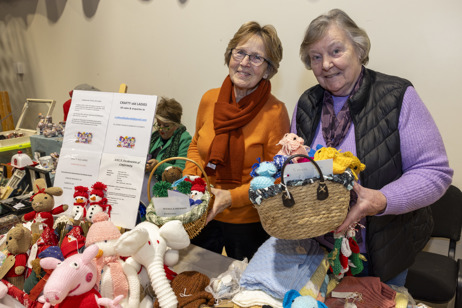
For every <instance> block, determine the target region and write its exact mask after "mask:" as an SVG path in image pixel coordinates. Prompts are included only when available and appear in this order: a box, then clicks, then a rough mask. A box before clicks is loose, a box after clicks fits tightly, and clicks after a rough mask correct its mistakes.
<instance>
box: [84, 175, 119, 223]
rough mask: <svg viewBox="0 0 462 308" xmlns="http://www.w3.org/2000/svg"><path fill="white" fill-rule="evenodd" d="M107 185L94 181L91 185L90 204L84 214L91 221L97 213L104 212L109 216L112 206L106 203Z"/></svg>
mask: <svg viewBox="0 0 462 308" xmlns="http://www.w3.org/2000/svg"><path fill="white" fill-rule="evenodd" d="M106 191H107V186H106V185H105V184H104V183H102V182H96V183H95V184H93V185H92V187H91V191H90V206H89V207H88V211H87V214H86V216H85V217H86V219H87V220H88V221H90V222H93V217H94V216H95V214H97V213H101V212H105V213H107V214H108V215H109V216H111V210H112V206H110V205H109V204H107V199H106Z"/></svg>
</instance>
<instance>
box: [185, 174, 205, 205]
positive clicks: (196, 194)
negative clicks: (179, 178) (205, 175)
mask: <svg viewBox="0 0 462 308" xmlns="http://www.w3.org/2000/svg"><path fill="white" fill-rule="evenodd" d="M185 182H190V183H191V192H190V193H189V203H190V206H191V207H194V206H196V205H199V204H201V203H202V196H203V195H204V193H205V188H206V187H207V184H206V183H205V181H204V179H202V178H196V179H194V180H193V181H191V180H190V179H185Z"/></svg>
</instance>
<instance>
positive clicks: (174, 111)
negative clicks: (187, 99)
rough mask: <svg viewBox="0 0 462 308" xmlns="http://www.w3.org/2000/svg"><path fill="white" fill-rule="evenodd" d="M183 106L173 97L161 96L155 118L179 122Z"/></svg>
mask: <svg viewBox="0 0 462 308" xmlns="http://www.w3.org/2000/svg"><path fill="white" fill-rule="evenodd" d="M182 115H183V107H181V104H180V103H178V102H177V101H176V100H175V99H174V98H166V97H161V98H160V100H159V102H158V103H157V107H156V115H155V117H156V118H159V119H160V120H161V121H163V122H169V123H174V124H181V116H182Z"/></svg>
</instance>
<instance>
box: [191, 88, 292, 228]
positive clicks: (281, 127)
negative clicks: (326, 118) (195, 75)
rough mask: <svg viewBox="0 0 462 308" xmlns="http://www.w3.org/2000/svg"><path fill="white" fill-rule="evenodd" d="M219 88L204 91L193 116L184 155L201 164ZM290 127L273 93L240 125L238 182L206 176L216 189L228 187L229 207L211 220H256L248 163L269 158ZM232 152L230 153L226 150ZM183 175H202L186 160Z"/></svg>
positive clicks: (213, 133)
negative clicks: (193, 128) (192, 130)
mask: <svg viewBox="0 0 462 308" xmlns="http://www.w3.org/2000/svg"><path fill="white" fill-rule="evenodd" d="M219 92H220V89H219V88H218V89H212V90H209V91H207V92H206V93H205V94H204V96H202V100H201V102H200V105H199V109H198V111H197V118H196V131H195V133H194V137H193V139H192V141H191V144H190V145H189V150H188V158H190V159H192V160H194V161H195V162H197V163H198V164H200V165H201V166H202V167H205V164H206V162H205V159H206V157H207V154H208V152H209V149H210V145H211V143H212V140H213V138H214V137H215V130H214V126H213V111H214V108H215V102H216V101H217V98H218V93H219ZM289 130H290V120H289V115H288V113H287V109H286V106H285V104H284V103H282V102H281V101H279V100H278V99H277V98H276V97H274V96H273V95H270V97H269V99H268V101H267V102H266V104H265V105H264V106H263V108H262V110H261V111H260V113H259V114H258V115H257V116H256V117H255V118H254V119H253V120H252V121H251V122H250V123H248V124H247V125H246V126H244V127H243V128H242V133H243V134H244V148H243V149H242V151H244V152H245V155H244V168H243V170H242V183H243V184H242V185H240V186H236V185H229V184H228V185H219V184H216V183H215V177H214V176H211V177H209V180H210V184H212V185H213V186H214V187H216V188H221V189H229V190H230V192H231V200H232V202H231V206H230V207H229V208H227V209H225V210H224V211H223V212H222V213H220V214H218V215H217V216H216V217H215V219H216V220H219V221H222V222H227V223H241V224H242V223H253V222H258V221H260V218H259V216H258V212H257V210H256V209H255V208H254V206H253V205H252V203H251V202H250V200H249V187H250V180H251V179H252V177H251V176H250V172H251V171H252V165H253V164H255V163H256V162H257V159H258V158H260V159H261V161H272V160H273V157H274V155H276V153H277V152H278V151H279V149H280V146H277V145H276V144H277V143H278V142H279V140H281V138H282V137H283V136H284V134H285V133H288V132H289ZM230 155H232V153H230ZM183 174H184V175H202V174H201V171H200V170H199V168H198V167H197V166H196V165H195V164H193V163H190V162H186V166H185V169H184V170H183Z"/></svg>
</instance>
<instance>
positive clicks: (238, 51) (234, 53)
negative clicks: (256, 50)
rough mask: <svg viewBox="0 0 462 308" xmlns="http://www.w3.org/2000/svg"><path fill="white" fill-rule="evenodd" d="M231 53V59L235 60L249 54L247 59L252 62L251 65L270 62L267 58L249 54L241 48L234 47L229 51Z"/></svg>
mask: <svg viewBox="0 0 462 308" xmlns="http://www.w3.org/2000/svg"><path fill="white" fill-rule="evenodd" d="M231 55H232V56H233V59H234V60H236V61H242V60H244V59H245V57H246V56H249V61H250V63H252V65H253V66H260V65H262V64H263V62H265V61H266V62H268V63H269V64H271V63H270V62H269V61H268V60H267V59H265V58H264V57H262V56H260V55H249V54H248V53H245V51H244V50H241V49H236V48H234V49H233V50H232V51H231Z"/></svg>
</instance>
